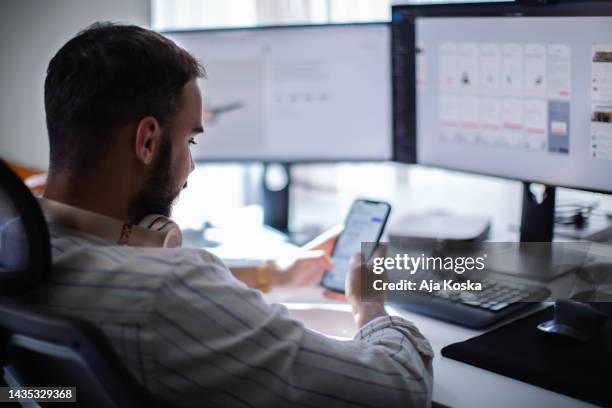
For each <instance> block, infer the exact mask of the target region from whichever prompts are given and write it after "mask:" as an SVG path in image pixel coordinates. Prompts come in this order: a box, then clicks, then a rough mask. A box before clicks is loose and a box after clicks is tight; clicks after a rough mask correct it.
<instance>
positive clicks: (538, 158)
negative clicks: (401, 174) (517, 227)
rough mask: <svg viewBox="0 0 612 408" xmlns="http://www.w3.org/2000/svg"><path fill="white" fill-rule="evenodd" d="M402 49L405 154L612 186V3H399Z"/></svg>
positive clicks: (552, 182) (397, 70) (539, 178)
mask: <svg viewBox="0 0 612 408" xmlns="http://www.w3.org/2000/svg"><path fill="white" fill-rule="evenodd" d="M534 3H542V2H539V1H534ZM392 54H393V57H392V58H393V78H394V82H393V95H394V146H395V155H394V156H395V159H396V160H398V161H403V162H411V163H413V162H417V163H420V164H425V165H432V166H437V167H443V168H448V169H455V170H461V171H467V172H473V173H480V174H486V175H492V176H499V177H505V178H512V179H518V180H522V181H525V182H536V183H542V184H545V185H548V186H564V187H570V188H577V189H585V190H592V191H600V192H608V193H609V192H612V176H611V175H612V3H611V2H597V1H561V2H559V3H556V4H548V5H543V6H535V5H526V4H525V2H522V3H485V4H482V3H481V4H453V5H448V4H447V5H429V6H396V7H394V8H393V11H392ZM550 192H551V194H552V198H553V199H552V204H551V203H549V204H548V206H549V207H550V206H552V207H551V208H549V209H547V210H546V211H545V212H546V213H547V215H546V214H540V215H542V216H544V215H546V216H545V217H543V218H546V219H547V220H544V219H542V222H546V223H549V224H550V225H547V226H546V227H545V229H547V230H549V231H548V232H547V233H548V234H549V235H550V237H552V211H553V210H554V190H550ZM527 198H529V197H528V196H527ZM527 204H528V203H526V202H525V200H524V207H523V226H522V227H523V228H524V229H526V228H527V227H528V226H527V225H526V220H529V223H532V220H533V219H536V220H537V219H540V218H542V217H540V216H539V215H538V216H533V214H534V212H533V211H531V210H529V208H526V207H525V205H527ZM534 222H535V221H534ZM544 237H545V238H546V237H547V235H544ZM527 240H532V239H527ZM538 240H540V239H538ZM547 240H548V239H547Z"/></svg>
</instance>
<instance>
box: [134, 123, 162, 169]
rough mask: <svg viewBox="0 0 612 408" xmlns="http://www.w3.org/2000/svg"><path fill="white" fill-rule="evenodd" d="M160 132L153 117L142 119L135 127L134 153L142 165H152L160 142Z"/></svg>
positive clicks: (159, 127)
mask: <svg viewBox="0 0 612 408" xmlns="http://www.w3.org/2000/svg"><path fill="white" fill-rule="evenodd" d="M161 135H162V130H161V126H159V122H158V121H157V119H155V118H154V117H153V116H147V117H144V118H142V119H141V120H140V122H138V125H137V126H136V137H135V138H134V152H135V153H136V157H138V159H139V160H140V161H141V162H142V163H143V164H146V165H148V164H151V163H153V159H154V158H155V155H156V154H157V150H158V149H159V145H160V142H161Z"/></svg>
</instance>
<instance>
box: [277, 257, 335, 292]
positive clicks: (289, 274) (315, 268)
mask: <svg viewBox="0 0 612 408" xmlns="http://www.w3.org/2000/svg"><path fill="white" fill-rule="evenodd" d="M333 267H334V263H333V262H332V260H331V258H330V257H329V255H328V254H326V253H325V252H324V251H323V250H316V251H308V252H307V253H306V254H305V255H303V256H300V257H299V258H296V259H295V260H294V261H293V262H291V263H290V264H289V265H287V266H283V267H272V269H271V270H270V283H271V284H272V286H273V287H284V288H291V289H298V288H304V287H307V286H314V285H318V284H319V282H321V279H323V274H324V273H325V271H326V270H329V269H332V268H333Z"/></svg>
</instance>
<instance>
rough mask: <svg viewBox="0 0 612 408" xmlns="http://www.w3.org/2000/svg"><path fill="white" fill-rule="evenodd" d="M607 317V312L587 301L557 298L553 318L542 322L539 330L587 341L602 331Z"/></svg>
mask: <svg viewBox="0 0 612 408" xmlns="http://www.w3.org/2000/svg"><path fill="white" fill-rule="evenodd" d="M607 319H608V316H607V315H606V314H605V313H602V312H600V311H599V310H597V309H595V308H593V307H591V306H590V305H588V304H586V303H580V302H576V301H573V300H557V301H556V302H555V315H554V318H553V320H549V321H547V322H544V323H540V324H539V325H538V330H540V331H541V332H543V333H547V334H554V335H558V336H564V337H568V338H572V339H575V340H578V341H582V342H587V341H589V340H590V339H592V338H593V337H594V336H595V335H597V333H599V332H600V330H601V328H602V327H603V325H604V323H605V322H606V320H607Z"/></svg>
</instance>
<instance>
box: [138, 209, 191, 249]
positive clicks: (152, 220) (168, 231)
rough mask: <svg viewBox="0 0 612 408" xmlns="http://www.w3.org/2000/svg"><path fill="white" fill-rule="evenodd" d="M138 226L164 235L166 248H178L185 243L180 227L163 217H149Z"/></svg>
mask: <svg viewBox="0 0 612 408" xmlns="http://www.w3.org/2000/svg"><path fill="white" fill-rule="evenodd" d="M138 226H139V227H143V228H147V229H149V230H151V231H155V232H158V233H160V234H162V235H163V247H164V248H177V247H180V246H181V245H182V243H183V234H182V233H181V229H180V228H179V226H178V225H177V224H176V223H175V222H174V221H172V220H171V219H170V218H168V217H165V216H163V215H158V214H150V215H147V216H146V217H144V218H143V219H142V220H141V221H140V222H139V223H138Z"/></svg>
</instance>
